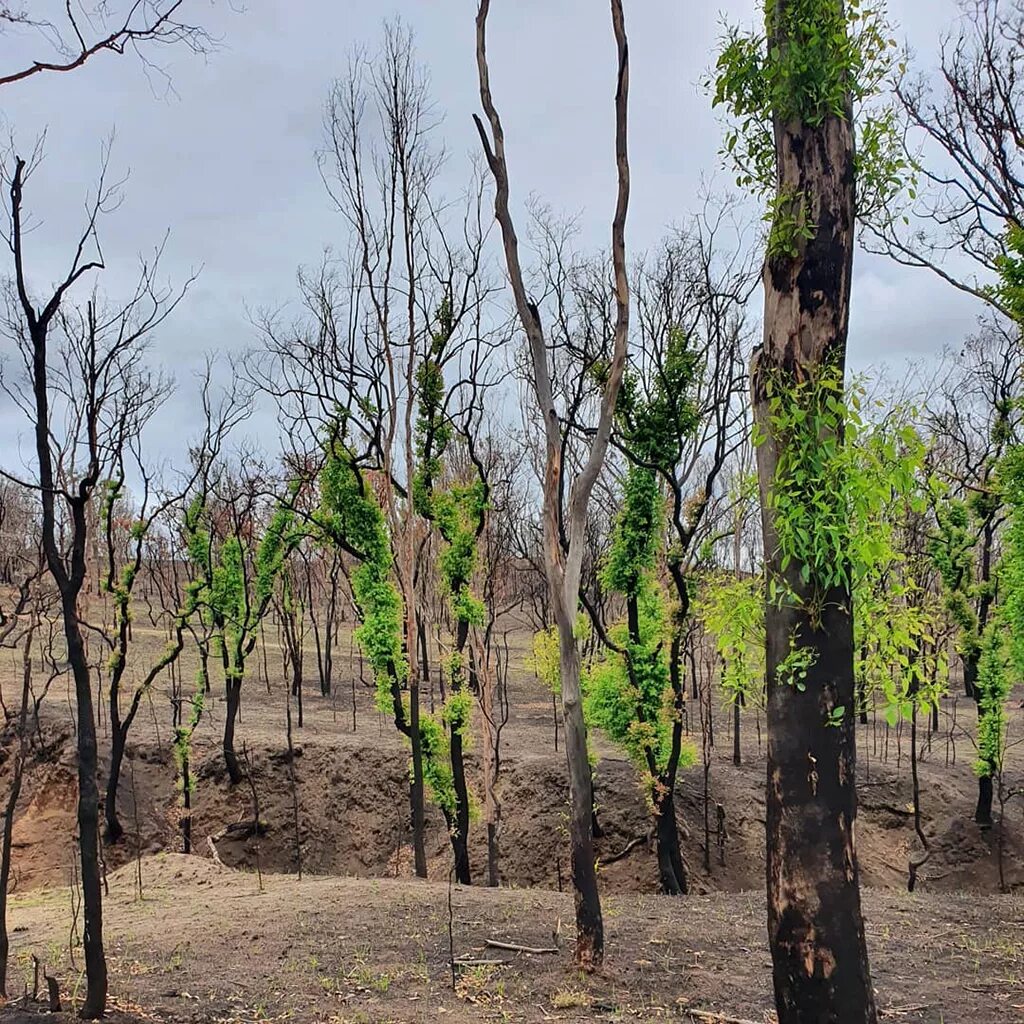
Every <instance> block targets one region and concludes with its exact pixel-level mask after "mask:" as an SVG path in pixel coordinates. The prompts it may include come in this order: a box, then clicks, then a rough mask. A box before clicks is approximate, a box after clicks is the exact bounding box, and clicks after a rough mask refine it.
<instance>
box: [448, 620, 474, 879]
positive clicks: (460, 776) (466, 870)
mask: <svg viewBox="0 0 1024 1024" xmlns="http://www.w3.org/2000/svg"><path fill="white" fill-rule="evenodd" d="M468 638H469V623H468V622H466V621H465V620H460V621H459V622H458V625H457V626H456V630H455V664H456V665H457V666H458V667H457V669H456V671H454V672H452V696H453V697H454V696H456V695H458V694H460V693H461V692H462V690H463V687H464V686H465V685H466V682H465V675H464V669H463V667H462V659H463V658H464V657H465V651H466V641H467V640H468ZM468 727H469V722H468V721H467V722H459V723H458V724H457V727H456V728H453V729H452V731H451V736H450V737H449V742H448V748H449V755H450V758H451V765H452V782H453V784H454V787H455V815H454V819H453V822H452V828H451V842H452V853H453V855H454V857H455V881H457V882H459V883H460V884H461V885H471V884H472V876H471V873H470V866H469V787H468V786H467V785H466V763H465V758H464V756H463V737H462V730H463V729H465V728H468Z"/></svg>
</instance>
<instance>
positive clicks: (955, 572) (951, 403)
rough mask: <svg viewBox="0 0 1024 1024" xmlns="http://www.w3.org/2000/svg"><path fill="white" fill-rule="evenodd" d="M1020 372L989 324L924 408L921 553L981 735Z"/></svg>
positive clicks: (988, 796)
mask: <svg viewBox="0 0 1024 1024" xmlns="http://www.w3.org/2000/svg"><path fill="white" fill-rule="evenodd" d="M1022 374H1024V348H1022V347H1021V345H1020V341H1019V338H1018V336H1017V332H1016V330H1015V329H1013V328H1009V329H1008V328H1007V325H1006V324H1004V323H1003V322H1002V321H1001V320H999V319H996V320H993V321H992V322H991V323H990V324H989V325H988V326H987V327H986V328H985V330H983V332H982V333H981V334H980V335H979V336H978V337H976V338H973V339H971V340H970V341H969V342H968V343H967V345H966V346H965V347H964V349H963V350H962V351H961V352H960V353H959V356H958V358H957V359H956V360H955V361H953V362H952V365H951V368H950V370H949V373H948V375H947V377H946V379H945V380H944V381H942V382H941V383H940V384H939V386H938V387H937V388H936V389H935V391H936V393H935V394H934V396H933V397H932V399H931V401H930V403H929V407H927V408H926V419H927V425H928V429H929V432H930V435H931V439H932V445H933V447H934V451H933V455H932V458H933V461H934V464H935V465H934V472H935V475H936V477H937V479H938V480H939V482H940V483H941V484H942V485H943V487H942V489H941V490H940V491H939V492H938V493H936V494H935V496H934V506H935V511H934V514H935V528H934V530H933V532H932V535H931V537H930V539H929V545H928V547H929V552H930V555H931V558H932V561H933V563H934V565H935V568H936V570H937V571H938V574H939V576H940V578H941V581H942V593H943V598H944V600H945V604H946V609H947V613H948V615H949V617H950V619H951V621H952V623H953V625H954V628H955V630H956V640H957V647H958V650H959V652H960V656H961V661H962V663H963V682H964V690H965V693H966V695H967V696H968V697H971V698H972V699H974V701H975V703H976V706H977V709H978V715H979V729H982V728H983V723H984V721H985V718H986V714H987V712H988V711H989V710H990V708H991V701H990V700H989V697H988V694H987V693H986V689H987V687H986V686H982V687H979V686H978V681H979V673H980V672H981V662H982V658H983V655H984V653H985V649H986V645H988V646H989V647H991V645H992V644H993V643H994V642H995V641H994V640H993V639H992V636H991V634H992V633H993V631H996V632H997V631H998V630H999V629H1000V628H1002V627H1001V626H998V625H996V624H995V623H996V621H997V619H996V612H997V605H998V596H999V566H1000V560H1001V556H1002V551H1001V547H1002V542H1001V534H1002V532H1003V529H1004V526H1005V524H1006V521H1007V519H1008V516H1009V514H1010V511H1011V510H1010V507H1009V506H1008V504H1007V500H1006V495H1005V493H1004V488H1003V481H1002V472H1003V466H1004V463H1005V460H1006V459H1007V457H1010V456H1012V453H1013V452H1014V450H1015V449H1017V448H1018V447H1019V446H1020V444H1021V442H1022V436H1021V432H1022V429H1024V422H1022V419H1021V412H1020V398H1021V387H1022V385H1024V381H1022ZM990 627H991V628H990ZM991 665H992V660H991V657H990V659H989V668H990V669H991ZM988 678H991V671H990V672H989V673H988ZM979 739H980V737H979ZM997 767H998V766H997V762H996V759H995V758H991V759H988V760H986V759H985V758H984V757H982V758H980V759H979V762H978V771H977V775H978V802H977V806H976V808H975V821H977V822H978V824H979V825H982V826H984V827H991V825H992V797H993V785H994V779H995V776H996V774H997Z"/></svg>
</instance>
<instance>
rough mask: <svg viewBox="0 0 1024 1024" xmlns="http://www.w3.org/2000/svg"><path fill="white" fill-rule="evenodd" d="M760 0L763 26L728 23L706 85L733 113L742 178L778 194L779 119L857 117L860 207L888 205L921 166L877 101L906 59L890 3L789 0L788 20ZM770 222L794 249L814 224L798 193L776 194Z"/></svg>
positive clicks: (731, 143) (733, 148) (733, 151)
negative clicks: (888, 10)
mask: <svg viewBox="0 0 1024 1024" xmlns="http://www.w3.org/2000/svg"><path fill="white" fill-rule="evenodd" d="M762 6H763V10H764V30H763V31H756V30H755V31H746V30H743V29H740V28H738V27H735V26H730V27H728V28H727V30H726V34H725V38H724V40H723V43H722V47H721V51H720V54H719V57H718V61H717V64H716V68H715V75H714V78H713V80H712V81H711V82H709V83H708V84H709V86H710V87H711V89H712V96H713V100H712V102H713V105H714V106H716V107H718V106H721V107H724V108H725V109H726V111H727V112H728V117H729V122H730V123H729V126H728V128H727V130H726V135H725V143H724V147H723V155H725V156H726V157H727V158H728V159H729V160H730V161H731V162H732V164H733V166H734V167H735V170H736V174H737V184H738V185H739V186H740V187H741V188H744V189H749V190H752V191H753V192H755V193H756V194H758V195H761V196H766V197H770V196H772V195H773V193H774V192H775V188H776V163H775V135H774V131H773V127H772V119H773V116H774V117H776V118H777V119H778V120H779V121H781V122H789V121H797V122H802V123H804V124H808V125H812V126H818V125H821V124H822V123H823V122H824V121H825V120H826V119H827V118H829V117H837V118H843V119H846V118H849V117H851V115H853V116H854V120H855V123H856V126H857V131H858V136H859V138H858V144H857V147H856V150H857V155H856V158H855V159H856V171H857V178H858V190H857V191H858V213H859V214H860V215H862V216H863V215H865V214H867V213H868V212H869V211H873V210H878V209H882V208H884V207H885V205H886V203H887V201H888V199H889V198H890V197H891V196H893V195H895V194H896V193H897V192H898V191H899V190H900V189H901V188H903V187H904V185H905V184H906V183H907V182H908V181H909V180H911V175H912V170H913V169H912V168H911V166H910V164H909V162H908V161H907V159H906V157H905V156H904V152H903V147H902V145H901V135H900V130H899V121H898V118H897V117H896V114H895V111H894V109H893V107H892V105H891V104H889V103H880V102H878V101H877V97H878V96H879V95H880V94H881V93H882V92H883V86H884V84H885V83H886V81H887V80H889V79H891V78H892V77H893V76H894V75H895V73H896V72H897V71H898V70H899V69H900V66H901V65H900V61H899V55H898V52H897V43H896V40H895V39H893V38H892V29H891V27H890V25H889V23H888V20H887V17H886V12H885V4H884V2H881V0H879V2H868V0H845V3H844V2H843V0H787V2H786V3H785V4H784V5H781V12H782V18H783V19H784V20H783V21H781V22H779V21H778V20H777V18H778V14H777V12H778V11H779V10H780V7H779V6H777V4H776V0H762ZM848 100H849V101H851V102H852V106H853V109H852V110H850V109H848V106H847V103H848ZM767 219H769V220H770V221H771V223H772V235H773V236H774V243H773V244H774V247H775V249H776V251H778V252H782V253H785V252H790V253H792V247H793V245H794V244H795V241H796V237H797V236H798V235H800V234H803V235H805V236H806V235H807V234H808V233H813V230H814V229H813V226H812V225H811V224H810V223H809V218H808V215H807V210H806V209H805V208H804V206H803V200H802V197H799V196H788V197H785V198H783V197H779V198H776V199H775V201H774V202H773V203H772V204H771V206H770V209H769V213H768V217H767ZM770 244H772V243H770Z"/></svg>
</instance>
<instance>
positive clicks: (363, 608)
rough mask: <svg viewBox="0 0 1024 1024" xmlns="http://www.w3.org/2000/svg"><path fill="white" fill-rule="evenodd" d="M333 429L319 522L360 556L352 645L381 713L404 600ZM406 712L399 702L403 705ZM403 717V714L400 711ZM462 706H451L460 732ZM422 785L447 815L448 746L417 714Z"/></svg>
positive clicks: (394, 670)
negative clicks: (369, 674)
mask: <svg viewBox="0 0 1024 1024" xmlns="http://www.w3.org/2000/svg"><path fill="white" fill-rule="evenodd" d="M341 428H342V425H341V424H337V425H335V427H334V428H333V429H332V430H331V432H330V433H329V435H328V439H327V445H326V449H325V453H324V465H323V468H322V469H321V473H320V508H319V510H318V512H317V515H316V517H315V520H316V523H317V525H318V526H319V528H320V530H321V531H322V533H323V535H324V536H325V538H326V539H327V540H328V541H329V542H332V543H334V544H336V545H338V546H339V547H340V548H341V549H342V550H343V551H347V552H348V553H349V554H352V555H353V556H354V557H356V558H358V559H359V564H358V565H357V566H356V567H355V569H353V570H352V572H351V573H350V577H349V578H350V580H351V585H352V597H353V599H354V601H355V605H356V611H357V613H358V615H359V625H358V626H357V627H356V630H355V638H356V642H357V643H358V644H359V646H360V648H361V649H362V651H363V653H364V654H365V655H366V658H367V660H368V661H369V662H370V665H371V667H372V668H373V673H374V681H375V683H376V704H377V707H378V708H379V709H380V710H381V711H382V712H384V713H385V714H387V713H391V712H392V711H393V710H394V706H395V701H396V700H398V699H399V697H398V696H396V692H397V691H398V688H399V687H400V686H401V685H402V683H404V682H405V680H406V679H407V678H408V676H409V662H408V659H407V657H406V653H405V647H404V645H403V642H402V636H403V618H404V611H403V603H402V597H401V594H400V593H399V591H398V587H397V586H396V585H395V583H394V581H393V579H392V569H393V564H394V556H393V554H392V551H391V540H390V537H389V536H388V530H387V525H386V523H385V520H384V513H383V511H382V510H381V507H380V504H379V503H378V501H377V498H376V496H375V495H374V493H373V490H372V489H371V488H370V486H369V484H368V483H367V481H366V478H365V477H364V475H363V473H362V471H361V470H360V469H359V466H358V464H357V463H356V460H355V456H354V455H353V453H352V452H351V450H350V449H349V448H348V447H347V445H346V444H345V441H344V437H343V434H342V429H341ZM403 708H404V705H403ZM404 711H405V718H406V720H408V717H409V715H408V710H407V709H404ZM464 713H465V709H464V708H463V707H462V706H461V705H459V704H456V705H455V710H454V714H455V715H456V717H457V719H458V720H457V721H456V722H454V723H451V720H450V723H451V724H452V725H453V728H461V723H462V721H463V718H462V717H461V716H462V715H463V714H464ZM419 739H420V747H421V750H422V752H423V780H424V782H425V784H426V786H427V789H428V790H429V794H430V797H431V799H432V800H433V801H434V802H435V803H436V804H437V805H438V807H440V808H441V809H442V811H444V813H445V814H446V815H448V816H451V815H453V814H454V813H455V808H456V805H457V798H456V794H455V783H454V781H453V778H452V772H451V767H450V765H449V763H448V758H449V743H448V736H447V734H446V733H445V730H444V726H443V725H442V723H441V722H440V721H438V719H436V718H434V717H433V716H432V715H429V714H427V713H426V712H424V711H422V710H421V711H420V715H419Z"/></svg>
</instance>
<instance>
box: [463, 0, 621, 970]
mask: <svg viewBox="0 0 1024 1024" xmlns="http://www.w3.org/2000/svg"><path fill="white" fill-rule="evenodd" d="M489 10H490V2H489V0H481V2H480V4H479V6H478V8H477V16H476V57H477V70H478V75H479V82H480V102H481V106H482V108H483V111H484V116H485V118H486V121H487V127H485V125H484V122H483V121H481V119H480V118H479V117H475V120H476V126H477V130H478V132H479V135H480V140H481V143H482V145H483V148H484V153H485V155H486V158H487V164H488V166H489V167H490V170H491V174H492V176H493V178H494V185H495V218H496V220H497V222H498V226H499V228H500V230H501V237H502V243H503V248H504V254H505V265H506V269H507V271H508V276H509V282H510V284H511V287H512V292H513V295H514V298H515V308H516V314H517V316H518V318H519V321H520V323H521V324H522V328H523V331H524V332H525V334H526V338H527V342H528V346H529V352H530V363H531V368H532V374H531V375H532V384H533V388H534V392H535V395H536V398H537V402H538V405H539V406H540V414H541V417H542V420H543V423H544V436H545V469H544V475H543V493H544V508H543V522H544V568H545V574H546V576H547V580H548V592H549V596H550V602H551V610H552V613H553V616H554V619H555V623H556V625H557V627H558V634H559V646H560V655H561V659H560V660H561V672H560V677H561V693H562V709H563V713H564V716H565V728H566V753H567V756H568V760H569V792H570V803H571V810H570V841H571V855H572V878H573V893H574V896H575V904H576V962H577V963H578V964H579V965H580V966H581V967H584V968H594V967H599V966H600V964H601V961H602V958H603V955H604V926H603V921H602V917H601V903H600V897H599V894H598V889H597V873H596V871H595V868H594V851H593V831H592V809H593V791H592V780H591V774H590V764H589V761H588V758H587V740H586V726H585V724H584V720H583V706H582V694H581V688H580V653H579V648H578V646H577V643H576V636H575V633H574V631H573V627H574V623H575V619H576V610H577V608H578V606H579V593H580V575H581V569H582V560H583V548H584V541H585V528H586V521H587V510H588V507H589V504H590V498H591V494H592V492H593V489H594V485H595V483H596V482H597V478H598V476H599V474H600V472H601V467H602V465H603V464H604V461H605V455H606V453H607V450H608V444H609V440H610V438H611V433H612V426H613V422H614V418H615V404H616V400H617V398H618V393H619V388H620V385H621V383H622V375H623V372H624V370H625V364H626V350H627V345H628V338H629V316H630V302H629V279H628V274H627V267H626V243H625V228H626V214H627V210H628V207H629V156H628V147H627V137H628V129H627V125H628V109H629V47H628V44H627V41H626V30H625V19H624V16H623V10H622V3H621V0H611V15H612V27H613V32H614V36H615V47H616V58H617V70H616V88H615V159H616V172H617V179H618V190H617V198H616V206H615V214H614V217H613V219H612V241H611V254H612V267H613V274H614V279H615V319H614V322H615V327H614V331H613V343H612V347H611V352H610V354H609V358H608V360H607V369H606V371H605V372H604V373H603V374H602V376H603V381H602V387H601V398H600V410H599V413H598V419H597V424H596V427H595V428H594V432H593V435H592V438H591V441H590V445H589V450H588V451H587V454H586V456H585V462H584V464H583V468H582V469H581V470H580V472H579V473H578V474H577V475H576V476H575V477H574V478H573V479H572V480H571V482H569V481H566V480H565V479H564V478H563V463H562V448H563V431H562V427H561V424H560V413H559V410H558V408H557V406H556V403H555V399H554V391H553V388H552V376H551V367H550V365H549V361H548V353H547V346H546V341H545V333H544V328H543V326H542V324H541V316H540V311H539V309H538V307H537V305H536V304H535V303H534V302H533V301H532V300H531V298H530V296H529V294H528V292H527V289H526V283H525V279H524V276H523V269H522V264H521V262H520V256H519V242H518V238H517V236H516V231H515V226H514V222H513V219H512V214H511V211H510V206H509V177H508V163H507V160H506V153H505V132H504V128H503V126H502V122H501V117H500V115H499V113H498V110H497V107H496V106H495V103H494V99H493V96H492V93H491V85H490V72H489V69H488V64H487V16H488V13H489ZM566 483H568V485H569V486H568V490H569V494H568V501H567V507H566V509H565V510H564V514H563V508H562V495H563V490H564V488H565V486H566ZM563 531H564V532H563Z"/></svg>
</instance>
